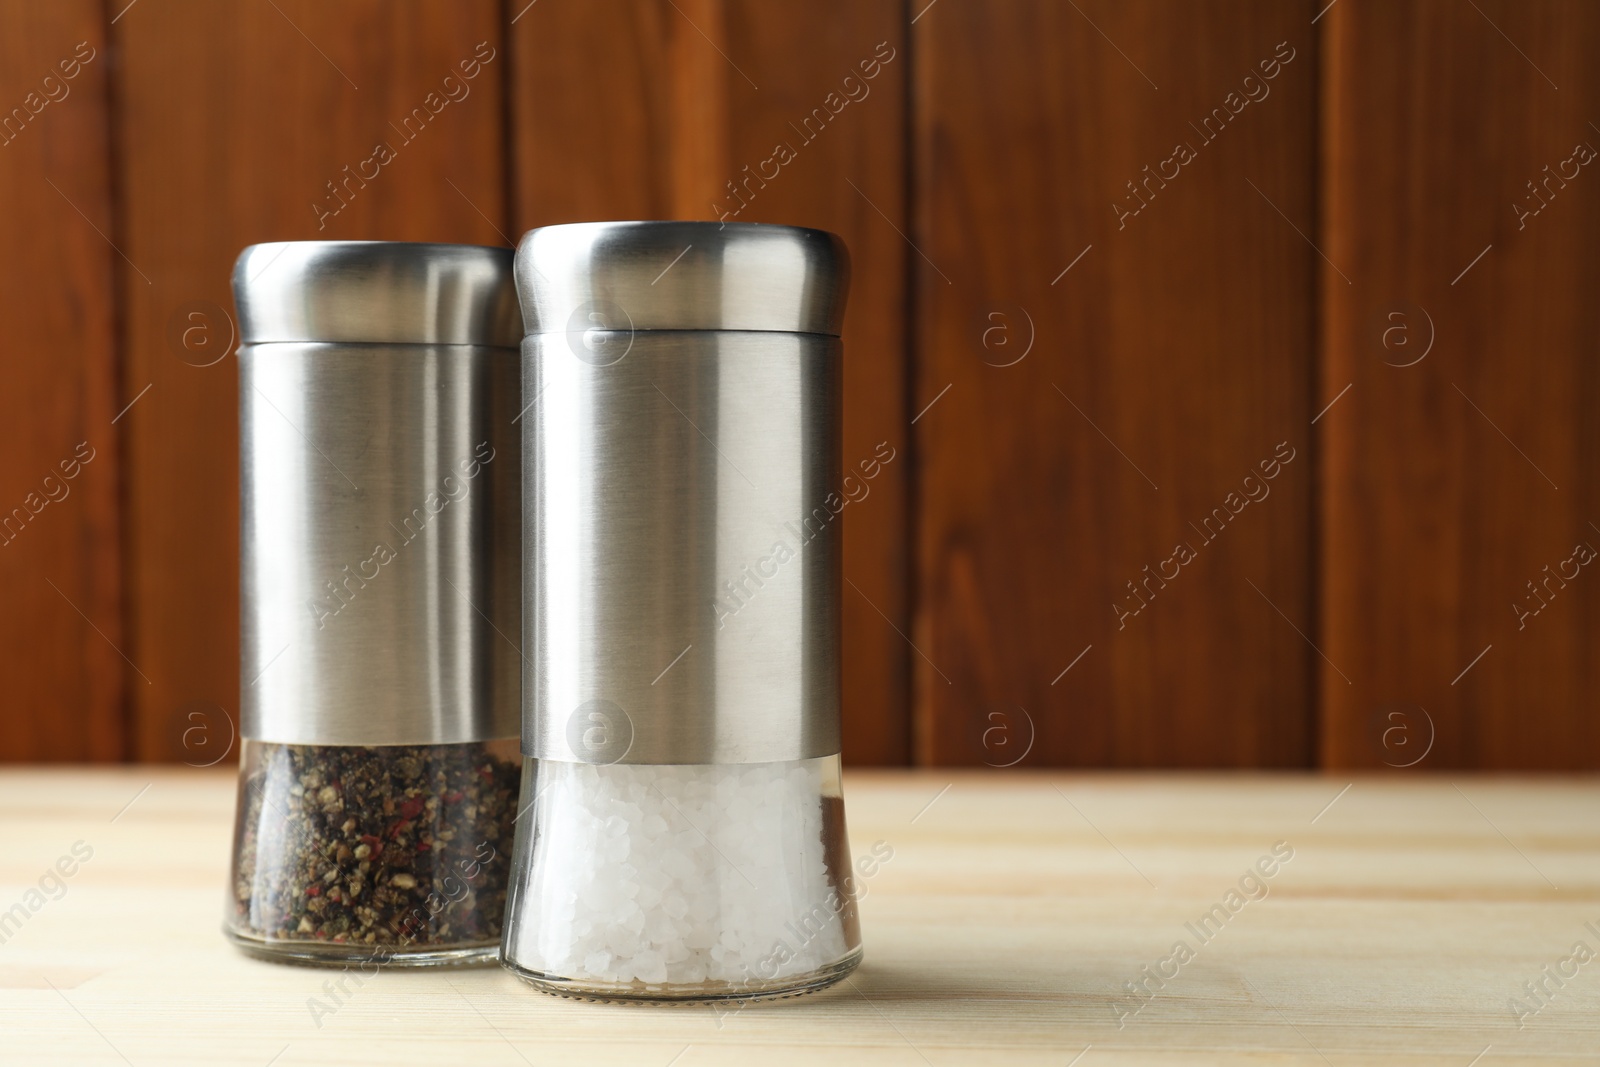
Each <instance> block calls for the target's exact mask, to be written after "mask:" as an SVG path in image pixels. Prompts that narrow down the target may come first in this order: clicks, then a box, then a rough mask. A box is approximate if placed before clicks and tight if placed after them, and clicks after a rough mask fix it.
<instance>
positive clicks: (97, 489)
mask: <svg viewBox="0 0 1600 1067" xmlns="http://www.w3.org/2000/svg"><path fill="white" fill-rule="evenodd" d="M0 24H3V25H4V31H3V32H0V203H3V204H4V205H5V211H4V219H3V221H0V309H3V310H0V351H3V352H4V353H5V358H4V359H3V360H0V604H3V605H4V610H3V611H0V649H4V650H5V651H4V658H3V661H0V686H3V689H4V692H5V698H4V707H5V709H6V728H5V729H4V730H3V731H0V759H3V760H114V759H118V758H120V757H121V756H122V754H123V748H124V741H123V733H124V731H123V719H122V706H121V694H122V687H123V682H124V672H125V671H127V666H126V664H125V662H124V660H123V658H122V656H121V654H120V653H119V652H118V648H119V647H122V648H126V647H127V642H126V641H125V640H124V639H123V632H122V625H121V619H120V615H119V612H120V599H119V597H120V593H119V588H118V581H119V574H120V568H119V564H118V549H117V514H116V502H117V455H118V441H117V437H118V429H119V427H118V426H116V425H113V419H114V418H115V416H116V414H117V409H118V408H119V407H120V406H121V404H120V403H118V394H117V388H116V366H115V360H114V352H113V344H112V339H113V321H114V319H113V312H114V308H113V303H112V295H113V291H112V259H113V257H115V256H116V254H117V253H116V252H115V251H114V250H113V248H112V246H111V244H110V239H109V236H108V235H109V234H110V233H111V232H112V228H113V227H112V219H111V180H110V179H111V166H110V138H109V134H108V125H107V108H108V98H107V93H106V79H107V76H108V71H109V69H110V65H111V64H110V58H109V57H108V55H107V49H106V44H105V27H104V15H103V13H102V11H101V5H100V4H99V3H95V2H90V0H63V2H61V3H52V4H30V3H26V2H24V0H6V2H5V3H4V4H0ZM127 677H129V678H131V679H132V681H133V682H135V683H138V682H139V679H138V676H137V675H136V674H133V673H132V672H131V671H128V674H127Z"/></svg>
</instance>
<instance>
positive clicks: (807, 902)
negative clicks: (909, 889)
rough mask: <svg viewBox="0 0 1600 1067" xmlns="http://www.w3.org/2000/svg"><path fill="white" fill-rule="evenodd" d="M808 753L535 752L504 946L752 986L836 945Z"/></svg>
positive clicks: (550, 960) (840, 950) (838, 948)
mask: <svg viewBox="0 0 1600 1067" xmlns="http://www.w3.org/2000/svg"><path fill="white" fill-rule="evenodd" d="M820 762H821V761H803V762H800V763H795V764H787V763H777V764H754V765H745V766H698V767H686V766H635V765H629V764H615V765H611V766H590V765H586V764H570V763H561V762H556V761H542V762H540V763H539V764H538V767H537V773H538V776H539V778H538V783H539V788H540V799H539V802H538V810H537V822H538V833H537V834H536V836H535V838H534V842H535V843H534V849H535V851H534V855H533V856H532V860H531V864H530V868H529V870H528V871H526V872H523V873H522V874H521V877H523V878H525V879H526V885H525V889H524V891H523V894H522V899H521V901H520V902H519V907H520V910H521V915H520V917H519V920H518V922H517V923H516V925H515V928H514V930H513V942H512V944H510V945H509V946H508V950H509V951H508V955H509V956H510V958H511V959H512V960H513V961H514V962H515V963H517V965H519V966H521V967H524V968H527V969H530V970H536V971H541V972H543V973H545V974H550V975H555V976H560V977H565V978H569V979H573V980H578V981H593V982H599V983H629V982H634V981H637V982H640V983H644V984H645V985H646V986H647V987H649V986H660V985H687V986H693V985H699V984H701V983H705V982H725V983H730V984H733V985H735V986H738V985H742V984H744V983H762V982H766V981H772V980H780V979H783V978H786V977H790V976H795V975H802V974H806V973H808V972H811V971H815V970H817V969H819V968H821V967H824V966H826V965H827V964H830V963H833V962H835V961H837V960H839V959H840V958H842V957H843V956H844V955H845V953H846V952H847V951H848V947H847V945H846V940H845V935H846V929H845V927H846V923H845V920H844V918H843V916H842V915H841V914H840V912H841V909H842V908H844V907H845V906H846V904H847V903H848V902H847V901H845V900H842V899H841V898H840V897H839V895H838V894H837V893H836V892H835V891H834V889H833V886H832V883H831V881H830V878H829V872H828V870H827V867H826V857H827V850H826V849H825V846H824V842H823V823H822V771H821V767H820Z"/></svg>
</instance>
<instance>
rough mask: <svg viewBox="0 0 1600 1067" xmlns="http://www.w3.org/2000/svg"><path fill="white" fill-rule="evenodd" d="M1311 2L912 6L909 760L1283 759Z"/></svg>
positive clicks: (1302, 489)
mask: <svg viewBox="0 0 1600 1067" xmlns="http://www.w3.org/2000/svg"><path fill="white" fill-rule="evenodd" d="M918 6H920V5H918ZM1314 13H1315V12H1314V11H1313V9H1312V7H1311V6H1310V5H1309V4H1305V3H1292V4H1280V3H1271V2H1265V0H1216V2H1210V3H1205V4H1191V5H1171V4H1166V3H1159V2H1155V0H1138V2H1126V3H1111V2H1108V0H1102V2H1090V0H1079V2H1078V3H1076V5H1073V4H1061V5H1056V4H1032V3H1021V2H1007V3H979V2H976V0H942V2H940V3H938V4H937V5H936V6H931V7H927V8H925V9H923V10H922V11H921V12H920V13H919V14H918V15H917V17H916V21H915V24H914V26H913V35H912V46H913V51H914V52H915V60H916V63H915V68H916V69H915V75H914V77H915V87H914V92H913V98H914V100H915V118H914V128H915V131H916V132H915V137H916V160H915V166H916V182H917V185H918V188H919V190H920V195H919V197H918V201H917V207H916V212H915V217H916V224H917V225H916V230H915V233H914V235H913V236H914V238H915V240H916V241H917V245H918V248H917V252H916V255H915V257H914V258H913V259H912V261H911V262H912V265H913V267H914V269H915V272H916V274H915V277H916V282H915V302H916V345H917V350H918V352H919V358H918V362H917V366H916V374H915V394H916V395H915V399H914V401H913V403H912V407H913V408H914V409H915V410H916V411H917V412H919V413H920V414H919V415H918V416H917V417H916V420H917V421H916V436H915V454H916V456H917V472H916V480H917V485H916V496H917V518H916V527H917V544H918V553H919V562H918V575H917V591H916V603H917V610H916V630H915V634H914V635H913V636H914V637H915V639H916V643H917V648H918V650H919V651H918V653H917V657H916V659H914V660H913V665H914V669H915V675H914V699H915V707H916V717H917V723H918V729H919V734H918V756H919V758H920V759H921V760H922V761H925V762H933V763H959V764H969V763H983V762H987V763H991V764H1002V763H1008V762H1012V761H1015V760H1021V759H1025V760H1026V763H1027V764H1047V765H1048V764H1056V765H1078V766H1158V767H1159V766H1243V767H1249V766H1305V765H1307V764H1309V763H1310V762H1311V760H1312V756H1313V753H1312V742H1313V736H1314V732H1313V727H1312V720H1311V710H1310V703H1309V698H1310V695H1311V689H1312V674H1311V667H1310V658H1311V657H1312V656H1313V655H1314V653H1312V651H1311V649H1310V648H1309V647H1308V645H1307V643H1306V641H1305V639H1304V638H1303V637H1302V635H1301V632H1307V631H1309V630H1310V629H1311V626H1312V602H1311V593H1312V580H1311V559H1310V554H1309V544H1308V534H1309V532H1310V499H1311V498H1310V487H1311V475H1312V461H1311V456H1310V433H1311V427H1310V425H1309V421H1310V415H1311V412H1310V410H1309V406H1308V405H1309V399H1310V383H1311V341H1312V328H1313V327H1312V322H1313V311H1312V298H1313V291H1314V290H1313V286H1314V275H1313V270H1312V267H1313V262H1314V257H1315V253H1314V252H1313V251H1312V249H1311V248H1310V247H1309V246H1308V244H1307V242H1306V239H1305V238H1304V237H1303V236H1302V234H1303V233H1307V232H1310V231H1311V230H1312V228H1313V217H1314V202H1313V168H1312V158H1313V148H1314V144H1315V123H1314V93H1315V86H1316V59H1315V56H1314V49H1313V35H1314V29H1313V27H1312V25H1311V19H1312V17H1313V15H1314ZM1268 74H1270V75H1271V77H1270V78H1269V77H1268V76H1267V75H1268ZM1180 149H1187V150H1186V151H1182V150H1180ZM1146 168H1149V169H1148V170H1147V169H1146ZM1163 175H1164V177H1163ZM1136 183H1137V187H1136ZM1297 230H1298V231H1299V232H1297ZM1030 340H1031V342H1032V347H1031V350H1030V349H1029V348H1028V344H1029V341H1030ZM924 409H926V410H924ZM1289 457H1292V458H1289ZM1263 464H1265V465H1266V469H1267V470H1268V471H1270V473H1271V474H1272V475H1273V477H1271V478H1270V480H1269V479H1267V478H1266V477H1264V476H1263V471H1262V465H1263ZM1252 496H1253V497H1254V498H1255V499H1253V500H1252V499H1251V497H1252ZM1213 515H1214V516H1215V517H1214V518H1212V519H1211V522H1210V526H1209V527H1208V526H1207V519H1208V516H1213ZM1180 546H1181V547H1182V548H1183V549H1186V551H1179V549H1180ZM1147 567H1148V568H1149V570H1148V571H1147V570H1146V568H1147ZM1163 571H1164V572H1165V573H1166V577H1165V578H1163V577H1162V576H1161V573H1162V572H1163ZM1146 583H1148V584H1146ZM1136 586H1137V587H1138V588H1139V590H1140V591H1138V592H1135V588H1136ZM1297 631H1299V632H1297ZM1030 744H1031V751H1030V750H1029V745H1030ZM1024 753H1026V756H1025V757H1024Z"/></svg>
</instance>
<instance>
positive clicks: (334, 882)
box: [225, 740, 521, 966]
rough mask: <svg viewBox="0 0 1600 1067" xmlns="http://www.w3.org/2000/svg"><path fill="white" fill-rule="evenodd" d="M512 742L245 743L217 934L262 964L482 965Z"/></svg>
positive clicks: (499, 906)
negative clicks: (226, 896) (225, 911)
mask: <svg viewBox="0 0 1600 1067" xmlns="http://www.w3.org/2000/svg"><path fill="white" fill-rule="evenodd" d="M516 758H517V757H516V743H515V741H512V740H505V741H499V742H490V743H480V744H456V745H396V746H383V747H374V748H366V747H359V746H354V745H279V744H272V743H270V742H265V741H246V742H244V748H243V752H242V755H241V773H240V778H239V799H238V811H239V818H238V820H237V827H236V831H235V842H234V860H233V872H232V879H231V883H232V886H233V908H232V911H231V912H230V914H229V917H228V921H227V923H226V927H225V928H226V931H227V934H228V936H229V937H230V938H231V939H232V941H233V942H234V943H235V944H236V945H238V946H239V947H240V948H243V949H244V950H246V951H247V952H250V953H252V954H255V955H263V956H267V957H268V958H287V959H296V960H302V961H311V962H329V963H338V962H352V961H357V960H367V959H370V958H373V957H374V956H378V957H379V958H380V959H385V961H386V962H391V963H396V964H399V965H402V966H404V965H411V966H416V965H421V964H429V963H450V962H466V961H471V960H477V959H492V958H493V957H494V955H495V952H496V949H497V946H498V945H499V941H500V934H501V929H500V926H501V918H502V915H503V913H504V909H505V897H506V881H507V874H508V872H509V871H510V866H511V848H512V829H513V828H512V823H513V821H514V820H515V819H516V814H517V807H516V803H517V792H518V782H519V780H520V777H521V769H520V768H519V767H518V765H517V763H516V762H515V760H516Z"/></svg>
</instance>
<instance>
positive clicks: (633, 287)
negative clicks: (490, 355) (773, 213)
mask: <svg viewBox="0 0 1600 1067" xmlns="http://www.w3.org/2000/svg"><path fill="white" fill-rule="evenodd" d="M516 272H517V290H518V295H519V298H520V300H521V303H522V310H523V318H524V321H525V323H526V325H527V330H528V335H527V337H526V339H525V340H524V341H523V344H522V358H523V363H522V366H523V392H524V404H525V405H526V408H527V412H528V414H527V420H528V422H527V428H526V430H525V432H524V437H523V511H524V524H523V528H524V571H523V588H524V601H523V617H524V620H525V626H524V630H523V669H524V674H523V747H522V752H523V755H524V757H525V762H524V765H523V780H522V783H523V785H522V799H521V801H520V802H519V805H518V810H519V811H521V810H525V811H526V812H527V814H526V815H525V816H524V817H523V818H522V819H521V820H520V821H519V825H518V831H517V838H516V852H515V855H514V857H513V861H512V873H511V885H510V889H509V897H508V908H507V917H506V925H505V933H504V939H503V944H502V947H501V961H502V963H503V964H504V965H505V966H506V967H507V968H508V969H510V970H511V971H513V972H514V973H516V974H517V975H519V976H520V977H522V978H524V979H525V980H527V981H528V982H530V983H532V984H533V985H534V986H536V987H537V988H539V989H541V990H544V991H546V992H551V993H557V994H562V995H568V996H577V997H585V998H592V999H607V1000H721V999H747V998H757V997H768V996H783V995H791V994H795V993H801V992H806V991H809V990H812V989H818V988H821V987H823V986H826V985H828V984H830V983H832V982H835V981H838V980H839V979H841V978H843V977H844V976H845V975H846V974H848V973H849V972H850V971H851V970H853V969H854V968H855V966H856V964H857V963H858V962H859V960H860V958H861V937H860V931H859V923H858V919H857V912H856V903H855V894H854V885H853V884H852V881H851V875H850V861H849V847H848V843H847V840H846V834H845V822H844V806H843V800H842V795H841V791H840V779H839V736H840V734H839V685H840V680H839V651H840V649H839V590H840V574H841V572H840V549H841V531H840V529H839V522H840V520H839V519H838V517H837V511H836V510H835V509H834V508H833V507H832V506H830V505H831V502H832V501H833V500H834V499H836V497H837V494H838V493H839V492H840V484H839V483H840V476H841V471H840V441H839V418H840V360H841V358H842V350H841V342H840V339H839V334H840V329H841V325H842V320H843V315H844V303H845V294H846V289H847V285H848V273H849V259H848V255H847V253H846V250H845V247H844V244H843V242H841V241H840V240H839V239H838V238H837V237H835V236H833V235H832V234H828V233H824V232H822V231H819V230H807V229H797V228H793V227H787V226H772V225H761V224H748V223H740V224H730V225H725V226H719V225H717V224H714V223H692V222H629V223H598V224H579V225H565V226H551V227H546V228H542V229H537V230H534V231H531V232H530V233H528V234H527V235H526V236H525V237H524V238H523V241H522V243H521V246H520V248H519V249H518V252H517V260H516Z"/></svg>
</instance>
